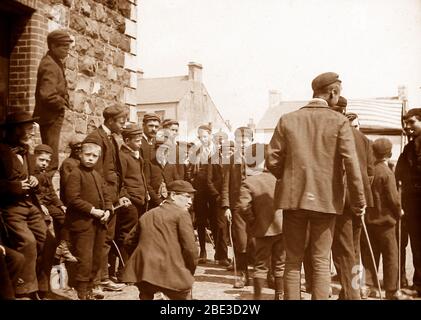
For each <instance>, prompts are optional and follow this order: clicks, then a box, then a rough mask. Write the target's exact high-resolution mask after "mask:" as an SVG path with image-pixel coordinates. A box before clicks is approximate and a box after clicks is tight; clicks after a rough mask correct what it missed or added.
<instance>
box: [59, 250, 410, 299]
mask: <svg viewBox="0 0 421 320" xmlns="http://www.w3.org/2000/svg"><path fill="white" fill-rule="evenodd" d="M229 249H230V252H229V255H230V256H232V251H231V248H229ZM207 252H208V258H211V257H213V248H212V246H211V245H210V244H207ZM408 254H410V251H409V250H408ZM409 261H410V260H409V257H408V259H407V272H408V277H409V278H410V279H411V278H412V274H413V268H412V266H411V265H410V263H409ZM250 271H251V269H250ZM379 273H380V277H382V270H381V269H380V271H379ZM195 280H196V281H195V283H194V286H193V298H194V299H198V300H250V299H253V287H252V286H246V287H244V288H243V289H234V288H233V282H234V272H233V271H227V270H226V269H225V268H224V267H221V266H218V265H216V264H215V263H214V262H213V261H211V260H209V261H208V263H206V264H203V265H199V266H198V267H197V270H196V274H195ZM302 287H304V285H303V286H302ZM339 290H340V285H339V284H338V283H337V282H335V281H333V282H332V293H333V294H332V297H331V298H330V299H331V300H336V299H337V298H338V293H339ZM53 292H54V294H53V295H52V296H51V299H60V300H62V299H65V300H75V299H77V295H76V292H75V291H74V290H72V289H70V288H68V289H57V290H53ZM273 294H274V291H273V290H272V289H269V288H267V287H266V288H264V289H263V294H262V297H263V299H265V300H271V299H273ZM384 295H385V293H384V292H383V294H382V296H383V297H384ZM155 298H156V299H162V296H161V295H160V294H157V295H156V296H155ZM137 299H138V290H137V288H136V287H135V286H126V287H125V288H124V289H123V291H121V292H105V300H137ZM302 299H303V300H309V299H310V295H309V294H308V293H305V292H302ZM370 299H371V298H370Z"/></svg>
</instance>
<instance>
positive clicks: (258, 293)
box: [253, 278, 265, 300]
mask: <svg viewBox="0 0 421 320" xmlns="http://www.w3.org/2000/svg"><path fill="white" fill-rule="evenodd" d="M264 283H265V279H261V278H254V279H253V286H254V300H262V288H263V285H264Z"/></svg>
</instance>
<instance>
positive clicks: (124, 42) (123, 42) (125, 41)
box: [118, 36, 131, 52]
mask: <svg viewBox="0 0 421 320" xmlns="http://www.w3.org/2000/svg"><path fill="white" fill-rule="evenodd" d="M130 40H131V38H129V37H126V36H120V43H119V45H118V47H119V48H120V49H121V50H123V51H124V52H130Z"/></svg>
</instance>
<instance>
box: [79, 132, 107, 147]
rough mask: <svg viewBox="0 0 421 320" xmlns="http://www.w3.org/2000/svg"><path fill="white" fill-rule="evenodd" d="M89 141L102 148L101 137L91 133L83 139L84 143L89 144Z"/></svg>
mask: <svg viewBox="0 0 421 320" xmlns="http://www.w3.org/2000/svg"><path fill="white" fill-rule="evenodd" d="M87 143H94V144H97V145H99V146H100V147H101V148H102V141H101V140H100V138H99V137H96V136H92V135H89V136H87V137H86V138H85V140H83V141H82V145H84V144H87Z"/></svg>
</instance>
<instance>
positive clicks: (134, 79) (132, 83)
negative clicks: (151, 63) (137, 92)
mask: <svg viewBox="0 0 421 320" xmlns="http://www.w3.org/2000/svg"><path fill="white" fill-rule="evenodd" d="M130 88H133V89H137V73H136V72H130Z"/></svg>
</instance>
